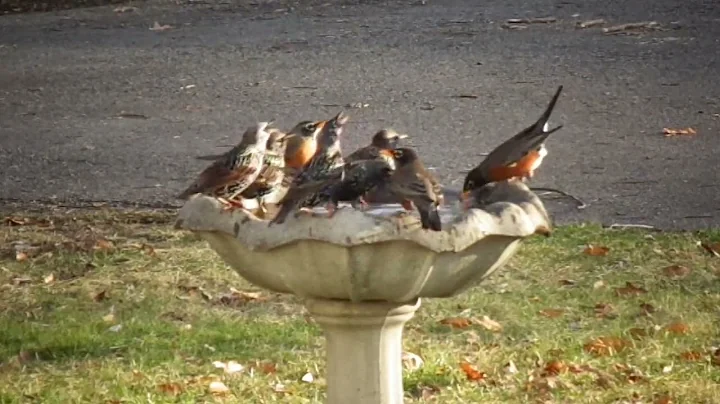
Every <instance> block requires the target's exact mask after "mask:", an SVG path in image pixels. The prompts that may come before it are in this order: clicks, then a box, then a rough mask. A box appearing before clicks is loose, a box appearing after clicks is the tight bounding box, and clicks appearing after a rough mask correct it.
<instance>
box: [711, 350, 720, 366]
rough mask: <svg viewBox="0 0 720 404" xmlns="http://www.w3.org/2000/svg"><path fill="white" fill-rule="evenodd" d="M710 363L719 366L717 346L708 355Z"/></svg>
mask: <svg viewBox="0 0 720 404" xmlns="http://www.w3.org/2000/svg"><path fill="white" fill-rule="evenodd" d="M710 363H712V364H713V365H715V366H720V348H717V349H715V350H714V351H713V353H712V355H711V356H710Z"/></svg>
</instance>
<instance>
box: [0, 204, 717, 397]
mask: <svg viewBox="0 0 720 404" xmlns="http://www.w3.org/2000/svg"><path fill="white" fill-rule="evenodd" d="M0 217H2V216H0ZM173 221H174V213H173V212H160V211H117V210H111V209H96V210H91V211H83V210H64V211H63V210H53V211H52V212H49V211H48V212H36V213H21V212H13V214H12V215H11V216H9V217H7V218H5V219H4V221H3V223H0V239H1V240H2V242H0V301H1V302H2V304H1V305H0V363H2V364H1V365H0V402H1V403H20V402H23V403H24V402H38V403H48V404H50V403H149V402H151V403H197V402H216V401H220V402H222V401H227V402H242V403H270V402H282V403H316V402H322V401H323V398H324V391H325V384H324V381H323V378H322V377H323V373H324V370H325V369H324V360H323V354H324V352H323V338H322V334H321V331H320V330H319V328H318V327H317V325H316V324H314V322H313V321H312V319H311V318H309V317H308V316H307V315H306V313H305V311H304V309H303V307H302V305H301V304H300V303H299V301H298V300H297V299H295V298H294V297H292V296H284V295H277V294H272V293H267V292H264V291H262V290H259V289H257V288H255V287H253V286H251V285H249V284H248V283H247V282H245V281H243V280H242V279H241V278H240V277H239V276H237V275H236V274H235V273H234V272H233V271H231V270H230V269H229V268H227V267H226V266H225V265H224V264H223V262H222V261H220V259H219V258H218V257H217V256H216V255H215V254H214V253H213V252H212V251H211V250H210V249H209V248H208V247H207V246H206V244H205V243H204V242H203V241H201V240H199V239H198V238H197V237H196V236H194V235H192V234H189V233H185V232H179V231H176V230H173V228H172V224H173ZM698 241H702V242H705V244H706V245H707V246H709V248H710V251H708V250H707V249H705V248H702V247H701V246H699V245H698ZM718 241H720V232H704V233H692V234H691V233H659V232H658V233H656V232H645V231H633V230H608V229H602V228H600V227H597V226H575V227H564V228H560V229H558V230H557V231H556V232H555V233H554V234H553V236H552V237H550V238H543V237H537V238H532V239H530V240H528V241H527V242H526V243H525V244H524V245H523V247H522V248H521V252H520V253H519V254H518V255H517V256H516V257H515V258H514V259H513V260H512V262H511V264H510V265H509V266H508V267H506V268H505V270H504V271H502V272H501V273H499V274H497V275H495V276H493V277H492V279H491V280H489V281H488V282H487V283H486V284H484V285H481V286H480V287H478V288H475V289H472V290H470V291H469V292H466V293H464V294H462V295H460V296H457V297H455V298H453V299H444V300H443V299H436V300H431V299H427V300H425V301H424V302H423V306H422V308H421V309H420V310H419V311H418V313H417V315H416V317H415V318H414V319H413V320H411V322H410V323H409V324H408V327H407V329H406V332H405V350H406V351H407V352H408V353H409V354H408V355H407V356H408V359H407V361H406V367H407V370H406V372H405V379H404V382H405V388H406V391H407V400H406V401H407V402H437V403H479V402H482V403H534V402H540V403H610V402H617V403H640V402H642V403H671V402H672V403H714V402H718V401H717V400H718V398H717V397H720V350H719V349H718V346H720V282H719V281H718V275H719V274H720V272H718V271H719V268H720V257H718V256H717V254H712V248H716V247H714V243H717V242H718ZM587 244H591V245H592V246H594V248H592V249H590V250H588V251H586V247H587ZM602 247H605V248H602ZM716 249H717V248H716ZM348 349H351V347H349V348H348ZM414 355H417V356H414ZM418 357H419V358H421V361H418ZM420 362H422V363H420Z"/></svg>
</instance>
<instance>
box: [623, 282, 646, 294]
mask: <svg viewBox="0 0 720 404" xmlns="http://www.w3.org/2000/svg"><path fill="white" fill-rule="evenodd" d="M644 293H647V290H646V289H643V288H641V287H639V286H636V285H635V284H634V283H632V282H625V287H624V288H615V294H616V295H618V296H637V295H641V294H644Z"/></svg>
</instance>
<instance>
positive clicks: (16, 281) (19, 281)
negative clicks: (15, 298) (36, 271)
mask: <svg viewBox="0 0 720 404" xmlns="http://www.w3.org/2000/svg"><path fill="white" fill-rule="evenodd" d="M30 282H32V278H27V277H19V276H16V277H14V278H12V284H13V285H15V286H20V285H24V284H26V283H30Z"/></svg>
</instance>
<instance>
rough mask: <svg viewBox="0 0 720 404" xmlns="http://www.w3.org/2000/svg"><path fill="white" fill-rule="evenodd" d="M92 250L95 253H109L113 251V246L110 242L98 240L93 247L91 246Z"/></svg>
mask: <svg viewBox="0 0 720 404" xmlns="http://www.w3.org/2000/svg"><path fill="white" fill-rule="evenodd" d="M93 249H94V250H96V251H110V250H112V249H113V245H112V243H111V242H109V241H107V240H105V239H100V240H98V241H97V242H96V243H95V246H93Z"/></svg>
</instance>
